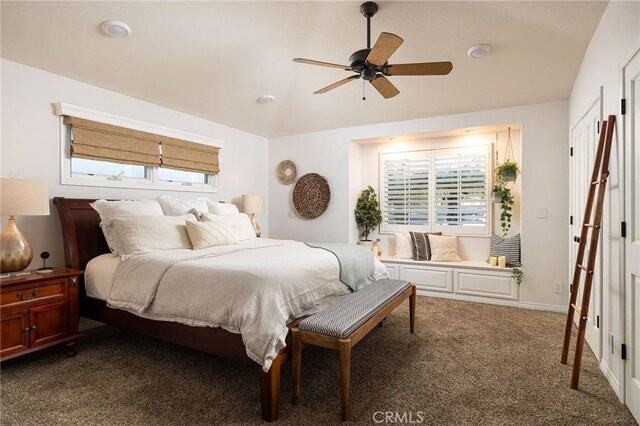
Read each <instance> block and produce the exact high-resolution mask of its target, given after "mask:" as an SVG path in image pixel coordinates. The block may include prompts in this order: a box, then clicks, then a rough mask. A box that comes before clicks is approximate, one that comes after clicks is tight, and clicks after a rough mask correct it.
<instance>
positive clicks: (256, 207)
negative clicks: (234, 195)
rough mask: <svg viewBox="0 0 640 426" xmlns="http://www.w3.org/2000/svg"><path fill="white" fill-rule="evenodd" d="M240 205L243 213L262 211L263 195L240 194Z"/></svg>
mask: <svg viewBox="0 0 640 426" xmlns="http://www.w3.org/2000/svg"><path fill="white" fill-rule="evenodd" d="M242 206H243V210H244V212H245V213H263V212H264V195H256V194H244V195H243V196H242Z"/></svg>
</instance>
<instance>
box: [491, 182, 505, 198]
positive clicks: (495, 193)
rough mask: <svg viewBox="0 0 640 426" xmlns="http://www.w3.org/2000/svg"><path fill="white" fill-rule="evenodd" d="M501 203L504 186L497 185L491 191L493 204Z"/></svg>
mask: <svg viewBox="0 0 640 426" xmlns="http://www.w3.org/2000/svg"><path fill="white" fill-rule="evenodd" d="M500 201H502V186H500V185H497V184H496V185H494V186H493V189H492V190H491V202H492V203H499V202H500Z"/></svg>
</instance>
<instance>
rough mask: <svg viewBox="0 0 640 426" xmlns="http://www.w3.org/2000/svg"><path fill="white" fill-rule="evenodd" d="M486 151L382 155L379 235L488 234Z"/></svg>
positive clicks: (480, 148) (471, 148)
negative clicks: (413, 232)
mask: <svg viewBox="0 0 640 426" xmlns="http://www.w3.org/2000/svg"><path fill="white" fill-rule="evenodd" d="M489 176H490V147H489V146H481V147H460V148H447V149H437V150H428V151H416V152H410V153H393V154H380V188H381V190H380V198H381V200H380V207H381V210H382V217H383V222H382V225H381V231H382V232H408V231H410V230H421V231H442V232H444V233H447V234H471V235H479V234H483V235H488V234H490V227H489V224H490V217H489V208H490V204H489V201H488V195H489V184H490V180H489Z"/></svg>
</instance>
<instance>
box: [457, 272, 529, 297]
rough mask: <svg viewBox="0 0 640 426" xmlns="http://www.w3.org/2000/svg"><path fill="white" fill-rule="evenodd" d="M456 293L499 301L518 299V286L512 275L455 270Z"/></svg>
mask: <svg viewBox="0 0 640 426" xmlns="http://www.w3.org/2000/svg"><path fill="white" fill-rule="evenodd" d="M454 273H455V274H456V280H455V281H456V293H458V294H467V295H470V296H485V297H493V298H499V299H510V300H517V299H518V286H517V284H516V283H515V280H514V279H513V278H512V277H511V273H504V272H501V273H495V272H486V271H468V270H460V269H459V270H455V272H454Z"/></svg>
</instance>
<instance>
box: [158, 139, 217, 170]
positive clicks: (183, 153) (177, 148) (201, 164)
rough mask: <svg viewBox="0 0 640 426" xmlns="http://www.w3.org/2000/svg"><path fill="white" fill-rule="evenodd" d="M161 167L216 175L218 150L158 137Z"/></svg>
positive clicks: (198, 144)
mask: <svg viewBox="0 0 640 426" xmlns="http://www.w3.org/2000/svg"><path fill="white" fill-rule="evenodd" d="M160 142H161V148H162V165H161V166H160V167H167V168H169V169H175V170H184V171H188V172H198V173H205V174H209V175H217V174H218V173H219V172H220V167H219V165H218V148H216V147H214V146H209V145H204V144H200V143H195V142H187V141H183V140H180V139H173V138H169V137H165V136H160Z"/></svg>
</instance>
